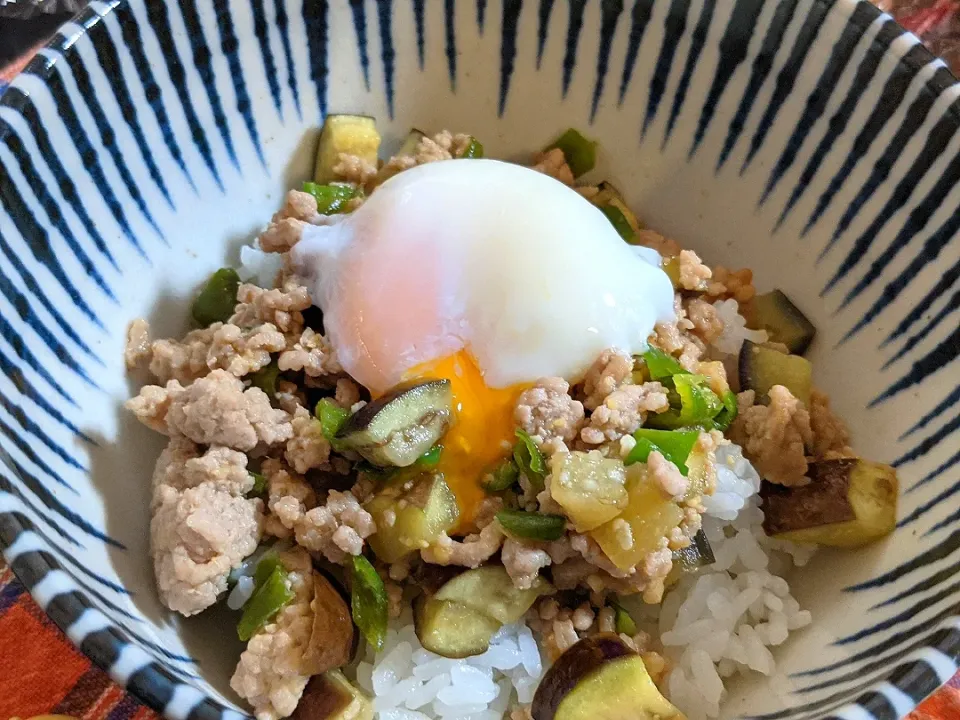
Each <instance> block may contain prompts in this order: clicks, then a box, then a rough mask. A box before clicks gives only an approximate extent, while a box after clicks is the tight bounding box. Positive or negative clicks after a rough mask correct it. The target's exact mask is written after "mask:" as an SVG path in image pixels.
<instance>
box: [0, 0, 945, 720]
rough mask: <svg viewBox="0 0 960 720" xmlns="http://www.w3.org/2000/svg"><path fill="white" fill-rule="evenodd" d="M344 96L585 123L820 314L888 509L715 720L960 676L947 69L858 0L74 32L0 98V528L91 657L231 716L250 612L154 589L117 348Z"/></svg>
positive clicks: (261, 8) (216, 253) (343, 8)
mask: <svg viewBox="0 0 960 720" xmlns="http://www.w3.org/2000/svg"><path fill="white" fill-rule="evenodd" d="M337 111H339V112H354V113H356V112H360V113H365V114H368V115H373V116H375V117H377V118H378V121H379V124H380V126H381V128H383V129H384V130H385V136H386V137H387V139H388V140H392V141H393V142H394V143H395V144H396V143H398V142H399V140H400V139H401V138H402V137H403V135H404V134H405V133H406V131H407V130H408V129H409V128H410V127H412V126H417V127H425V128H436V129H439V128H450V129H454V130H463V131H466V132H470V133H473V134H474V135H476V136H477V137H479V138H481V139H482V140H483V143H484V145H485V147H486V150H487V154H488V155H491V156H497V157H508V158H509V157H511V156H516V155H517V154H518V153H521V152H524V151H527V150H529V149H530V148H534V147H539V146H542V145H543V144H544V142H545V141H546V140H548V139H550V138H552V137H554V136H555V135H556V134H557V133H558V131H560V130H562V129H564V128H566V127H570V126H573V127H578V128H582V129H584V130H585V131H586V132H587V134H589V135H591V136H593V137H596V138H599V139H600V140H601V147H602V149H603V153H602V156H601V159H600V168H599V171H598V173H597V175H598V177H610V178H612V179H615V181H616V182H617V185H618V187H620V188H621V189H622V190H623V191H624V192H625V194H626V196H627V199H628V200H629V201H630V203H631V204H632V205H633V206H634V207H636V208H639V209H640V210H641V212H642V215H643V218H642V219H643V221H644V222H645V223H646V224H647V225H648V226H650V227H653V228H656V229H657V230H659V231H661V232H663V233H664V234H666V235H669V236H672V237H676V238H677V239H679V240H680V241H681V242H682V243H683V244H684V245H686V246H689V247H693V248H694V249H696V250H697V251H698V252H701V254H702V255H703V256H704V257H705V258H706V259H707V260H708V261H715V262H722V263H723V264H724V265H727V266H733V267H740V266H747V267H752V268H753V269H754V271H755V277H756V278H757V283H758V285H759V286H760V287H761V288H772V287H779V288H782V289H783V290H784V291H785V292H786V293H787V294H788V295H789V296H790V297H791V298H793V299H794V300H795V301H796V302H797V303H798V305H800V306H801V307H802V309H803V311H804V312H805V313H806V314H807V315H808V316H809V317H810V318H811V319H812V320H813V322H814V324H815V325H817V327H818V329H819V333H818V339H817V341H816V343H815V345H814V347H813V349H812V358H813V360H814V364H815V365H816V367H817V368H818V373H819V375H818V378H817V380H818V384H819V385H820V386H822V387H823V388H824V389H825V390H827V391H828V392H829V393H830V394H831V396H832V398H833V401H834V406H835V408H836V409H837V410H838V411H839V413H840V414H841V415H843V416H845V417H846V418H847V420H848V421H849V423H850V425H851V426H852V428H853V430H854V439H855V442H856V445H857V447H858V449H860V450H862V452H863V454H864V455H865V456H868V457H871V458H874V459H877V460H880V461H883V462H888V463H891V464H893V465H895V466H896V467H897V468H898V471H899V473H900V477H901V488H902V497H901V501H900V522H899V526H898V529H897V531H896V533H895V534H894V535H893V536H892V537H890V538H889V539H887V540H886V541H885V542H883V543H881V544H879V545H877V546H872V547H871V548H869V549H866V550H863V551H858V552H855V553H841V552H827V551H824V552H822V553H819V554H818V555H817V557H816V559H815V561H814V562H813V563H812V564H811V565H810V566H809V567H806V568H803V569H802V570H801V571H799V573H798V575H797V580H796V582H795V584H794V591H795V593H796V594H798V596H799V599H800V600H801V602H802V603H803V605H804V607H807V608H809V609H810V610H811V611H812V612H813V617H814V623H813V625H812V626H811V627H810V628H808V629H807V630H806V631H805V632H803V633H801V634H799V635H798V637H797V639H796V640H792V641H791V642H790V643H789V644H788V645H786V646H784V647H782V648H780V651H781V652H780V653H779V655H778V661H779V662H780V664H781V665H782V667H783V668H785V670H786V673H787V676H783V677H780V678H777V679H776V681H772V680H770V679H765V678H762V677H761V676H759V675H758V676H757V677H756V678H755V679H754V680H752V681H751V682H744V683H741V685H740V686H739V687H738V688H736V689H735V691H734V693H733V694H732V697H731V698H730V700H729V701H728V711H727V712H728V716H729V717H731V718H732V717H759V718H763V719H764V720H815V719H820V718H838V719H840V718H842V719H843V720H893V719H895V718H899V717H901V716H903V715H905V714H906V713H907V712H909V711H910V710H911V709H912V708H913V707H914V706H915V705H916V704H917V703H918V702H919V701H920V700H922V699H923V698H924V697H925V696H927V695H928V694H929V693H931V692H932V691H933V690H935V689H936V688H937V687H938V686H939V685H940V684H942V683H943V682H945V681H946V680H947V679H949V678H950V677H951V676H952V675H953V673H954V672H955V671H956V670H957V668H958V664H960V616H958V614H957V610H956V608H957V604H958V602H960V583H958V582H957V580H956V578H957V570H958V568H960V510H958V509H957V508H958V507H960V506H958V497H960V452H958V450H957V448H958V445H960V409H958V408H960V359H958V357H960V329H958V328H960V235H958V231H960V210H958V208H960V154H958V150H960V132H958V130H960V85H957V84H956V81H955V79H954V78H953V76H952V75H951V74H950V72H949V71H948V70H947V68H946V67H945V66H944V65H943V63H942V62H941V61H939V60H937V59H935V58H934V57H932V56H931V55H930V54H929V53H928V52H927V51H926V50H925V49H924V48H923V47H922V45H921V44H920V43H919V41H918V40H917V39H916V38H915V37H913V36H912V35H910V34H909V33H906V32H905V31H904V30H903V29H902V28H900V27H899V26H898V25H897V24H896V23H894V21H893V20H892V19H891V18H889V17H888V16H887V15H884V14H883V13H881V12H880V11H878V10H877V9H876V8H875V7H874V6H873V5H871V4H870V3H868V2H866V1H860V2H858V1H856V0H729V1H728V2H716V1H715V0H661V1H660V2H656V3H655V2H653V0H633V1H628V2H624V0H594V1H592V2H587V0H566V1H560V2H555V0H537V1H535V0H526V1H524V0H500V1H499V2H487V0H475V1H474V0H444V2H440V1H439V0H433V1H431V2H426V0H353V1H351V2H328V0H249V2H232V3H231V2H227V1H226V0H214V2H212V3H208V4H204V3H200V2H197V1H196V0H179V2H173V1H172V0H151V1H150V2H147V1H146V0H112V1H111V2H100V1H95V2H93V3H92V4H91V5H90V7H89V8H88V9H87V10H86V11H84V12H83V13H81V15H79V16H78V17H77V18H76V20H75V21H74V22H72V23H70V24H68V25H66V26H64V27H63V28H62V29H61V30H60V32H59V33H58V34H57V36H56V37H55V38H54V40H53V41H52V42H51V44H50V45H49V46H48V47H47V48H45V49H43V50H41V51H40V53H39V54H38V56H37V57H36V58H35V59H34V60H33V61H32V62H31V63H30V65H29V66H28V67H27V68H26V70H25V72H24V73H23V74H22V75H20V76H19V77H18V78H17V79H16V80H15V81H14V82H13V83H12V84H11V85H10V86H9V87H8V88H7V89H6V90H5V91H4V92H3V95H2V96H0V336H2V339H0V375H2V377H0V448H2V459H0V544H2V546H3V547H4V548H5V550H4V554H5V557H6V559H7V560H8V562H9V563H10V564H11V566H12V567H13V569H14V571H15V572H16V573H17V575H18V576H19V577H20V579H21V580H22V581H23V582H24V583H25V584H26V585H27V586H28V587H29V589H30V591H31V592H32V594H33V596H34V597H35V598H36V599H37V601H38V602H39V604H40V605H41V606H42V607H43V608H44V610H45V611H46V612H47V613H48V614H49V615H50V616H51V618H52V619H53V620H54V621H55V622H56V623H57V624H58V625H59V626H60V627H61V628H63V629H64V631H65V632H66V633H67V635H68V636H69V637H70V639H71V640H72V641H73V642H75V643H76V644H77V645H78V646H79V647H80V648H81V649H82V650H83V651H84V652H85V653H86V654H87V655H89V656H90V657H91V658H92V659H93V660H94V661H95V662H97V663H98V664H99V665H100V666H102V667H103V668H105V669H107V670H108V671H109V672H110V674H111V675H112V676H113V678H114V679H116V680H117V681H118V682H119V683H121V684H122V685H125V686H126V687H128V688H129V689H130V690H131V691H132V692H134V693H135V694H136V695H137V696H139V697H140V698H141V699H142V700H143V701H144V702H145V703H146V704H148V705H149V706H151V707H153V708H155V709H157V710H158V711H161V712H163V713H165V714H166V716H167V717H169V718H178V719H179V718H187V717H189V718H191V719H192V720H201V719H204V720H206V719H212V718H227V717H239V716H240V715H241V714H242V713H243V712H244V711H243V710H241V709H240V707H239V706H238V705H235V704H234V700H235V698H234V697H233V695H232V694H231V693H230V691H229V687H228V683H227V678H228V677H229V672H230V671H231V669H232V665H233V664H235V661H236V656H237V653H238V651H239V646H235V645H236V641H235V640H232V639H228V638H227V637H226V636H227V635H230V634H231V633H225V632H224V629H223V628H224V627H227V628H229V627H231V623H230V622H229V621H227V620H224V619H223V618H222V617H218V616H217V614H216V611H214V613H213V615H212V616H203V617H201V618H196V619H190V620H182V619H180V620H175V619H174V618H172V617H171V616H170V614H169V613H167V612H165V611H164V610H163V608H162V607H161V605H160V604H159V602H158V600H157V598H156V596H155V592H154V588H153V575H152V569H151V567H150V563H149V560H148V553H147V544H148V540H147V536H148V517H147V512H148V511H147V507H148V497H149V478H150V475H151V468H152V465H153V463H154V461H155V459H156V456H157V454H158V452H159V449H160V439H159V438H158V437H156V436H154V435H153V434H152V433H150V432H149V431H148V430H146V429H145V428H143V427H140V426H138V425H137V423H136V422H135V421H134V420H133V419H132V418H131V417H129V416H127V415H126V414H125V413H124V412H123V410H122V408H121V403H122V401H123V400H124V399H126V397H128V396H129V394H130V390H131V387H132V384H131V381H130V380H128V378H127V377H126V374H125V371H124V369H123V357H122V349H123V344H124V337H125V330H126V327H127V324H128V323H129V321H130V320H132V319H133V318H135V317H140V316H144V317H147V318H149V319H150V321H151V325H152V327H153V328H154V330H155V332H156V333H157V334H158V335H160V336H164V335H176V334H178V333H180V332H181V331H182V329H183V326H184V323H185V317H186V312H185V307H186V304H187V302H188V298H189V296H190V294H191V292H192V291H193V289H194V288H195V287H196V286H197V285H198V284H199V282H200V281H201V280H202V279H203V278H205V277H206V276H207V275H208V274H209V272H210V271H211V270H212V269H214V268H216V267H219V266H221V265H224V264H227V263H236V261H237V258H238V252H239V247H240V246H241V245H243V244H245V243H246V242H249V240H250V239H251V237H253V236H254V235H255V234H256V232H257V231H258V230H259V228H260V227H261V225H262V224H263V222H264V219H265V218H268V217H269V216H270V214H271V213H272V212H273V211H274V210H275V209H276V208H277V206H278V205H279V204H280V198H281V197H282V194H283V192H284V191H285V190H286V189H288V188H289V187H292V186H294V185H295V184H296V183H298V182H300V181H301V180H303V179H305V178H306V177H307V176H308V174H309V171H310V167H311V164H312V161H313V149H314V144H315V142H316V136H317V129H318V128H319V125H320V124H321V122H322V119H323V117H324V115H325V114H326V113H327V112H337Z"/></svg>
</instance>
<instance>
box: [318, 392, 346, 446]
mask: <svg viewBox="0 0 960 720" xmlns="http://www.w3.org/2000/svg"><path fill="white" fill-rule="evenodd" d="M313 415H314V417H316V418H317V420H319V421H320V431H321V432H322V433H323V437H324V438H326V440H327V442H329V443H330V447H332V448H333V449H334V450H339V449H340V447H341V443H340V440H338V439H337V432H339V430H340V428H341V427H343V424H344V423H345V422H346V421H347V418H348V417H350V411H349V410H347V409H346V408H342V407H340V406H339V405H337V404H336V403H335V402H334V401H333V400H331V399H330V398H321V399H320V401H319V402H318V403H317V406H316V407H315V408H314V409H313Z"/></svg>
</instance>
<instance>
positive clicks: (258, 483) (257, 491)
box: [250, 470, 267, 495]
mask: <svg viewBox="0 0 960 720" xmlns="http://www.w3.org/2000/svg"><path fill="white" fill-rule="evenodd" d="M250 477H252V478H253V489H252V490H251V491H250V494H251V495H263V493H264V492H266V490H267V479H266V478H265V477H264V476H263V475H261V474H260V473H258V472H253V471H252V470H251V471H250Z"/></svg>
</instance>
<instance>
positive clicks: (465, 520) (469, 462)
mask: <svg viewBox="0 0 960 720" xmlns="http://www.w3.org/2000/svg"><path fill="white" fill-rule="evenodd" d="M421 378H422V379H426V378H440V379H446V380H449V381H450V389H451V391H452V393H453V421H452V423H451V426H450V429H449V430H448V431H447V433H446V434H445V435H444V436H443V439H442V440H441V441H440V442H441V444H442V445H443V451H442V452H441V454H440V462H439V464H438V465H437V470H439V471H440V472H442V473H443V476H444V479H445V480H446V482H447V485H449V486H450V489H451V490H452V491H453V493H454V495H456V497H457V503H458V504H459V506H460V525H459V529H460V530H462V531H463V530H467V529H468V528H469V527H470V526H471V524H472V522H473V519H474V517H475V516H476V512H477V508H478V507H479V505H480V503H481V501H482V500H483V499H484V497H485V496H486V495H485V493H484V491H483V487H482V485H481V481H482V479H483V476H484V475H485V474H486V473H487V472H489V471H490V470H492V469H494V468H495V467H496V466H497V464H499V463H500V462H502V461H503V460H504V459H506V458H508V457H509V456H510V452H511V449H512V448H513V445H514V443H515V442H516V436H515V429H516V422H515V421H514V419H513V410H514V406H515V405H516V402H517V398H518V397H519V395H520V393H521V392H523V391H524V390H525V389H526V388H527V387H529V386H528V385H513V386H511V387H506V388H491V387H488V386H487V384H486V383H485V382H484V380H483V373H481V372H480V368H478V367H477V364H476V362H475V361H474V360H473V358H472V357H471V356H470V354H469V353H468V352H467V351H466V350H461V351H460V352H457V353H455V354H453V355H448V356H447V357H444V358H441V359H440V360H434V361H431V362H427V363H423V364H421V365H418V366H416V367H414V368H412V369H411V370H410V371H409V372H408V373H407V376H406V378H405V379H406V380H416V379H421Z"/></svg>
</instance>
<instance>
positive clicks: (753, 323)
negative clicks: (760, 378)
mask: <svg viewBox="0 0 960 720" xmlns="http://www.w3.org/2000/svg"><path fill="white" fill-rule="evenodd" d="M744 314H745V315H746V317H747V320H748V322H749V326H750V327H751V328H753V329H755V330H766V331H767V333H768V334H769V336H770V339H771V340H772V341H774V342H778V343H783V344H784V345H786V346H787V348H789V350H790V352H792V353H793V354H794V355H803V354H804V353H805V352H806V351H807V348H809V347H810V343H811V342H813V338H814V336H815V335H816V334H817V329H816V328H815V327H814V326H813V323H812V322H810V321H809V320H808V319H807V316H806V315H804V314H803V313H802V312H801V311H800V308H798V307H797V306H796V305H794V304H793V303H792V302H790V298H788V297H787V296H786V295H784V294H783V293H782V292H781V291H780V290H774V291H772V292H768V293H766V294H764V295H757V296H756V297H754V298H753V299H752V300H751V301H750V302H749V304H748V305H747V307H746V308H744Z"/></svg>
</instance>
